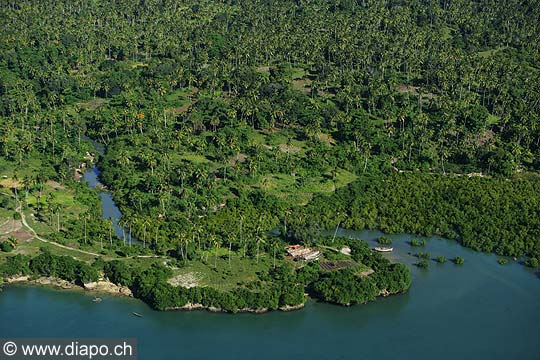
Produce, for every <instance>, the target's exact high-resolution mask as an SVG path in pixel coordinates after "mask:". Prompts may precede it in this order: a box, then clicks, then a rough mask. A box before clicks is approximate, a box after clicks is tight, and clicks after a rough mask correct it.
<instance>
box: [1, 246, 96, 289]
mask: <svg viewBox="0 0 540 360" xmlns="http://www.w3.org/2000/svg"><path fill="white" fill-rule="evenodd" d="M99 266H100V263H99V262H95V263H94V264H93V265H88V264H87V263H86V262H83V261H79V260H75V259H73V258H72V257H70V256H59V255H54V254H52V253H50V252H49V251H48V250H44V251H42V253H41V254H39V255H38V256H36V257H30V256H27V255H20V254H18V255H15V256H9V257H7V258H6V261H5V263H3V264H1V266H0V274H1V275H3V276H18V275H30V276H37V277H40V276H43V277H55V278H60V279H63V280H66V281H70V282H74V283H76V284H79V285H82V284H84V283H89V282H92V281H96V280H97V279H98V270H99Z"/></svg>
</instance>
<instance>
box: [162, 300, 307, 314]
mask: <svg viewBox="0 0 540 360" xmlns="http://www.w3.org/2000/svg"><path fill="white" fill-rule="evenodd" d="M303 307H304V303H301V304H298V305H286V306H282V307H280V308H279V310H280V311H294V310H299V309H302V308H303ZM195 310H207V311H209V312H216V313H217V312H222V313H230V311H227V310H223V309H221V308H217V307H214V306H205V305H203V304H192V303H187V304H185V305H184V306H175V307H169V308H166V309H165V311H195ZM269 311H271V309H269V308H259V309H251V308H244V309H238V311H237V313H251V314H264V313H266V312H269Z"/></svg>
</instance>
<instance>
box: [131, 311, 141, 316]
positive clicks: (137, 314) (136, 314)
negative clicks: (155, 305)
mask: <svg viewBox="0 0 540 360" xmlns="http://www.w3.org/2000/svg"><path fill="white" fill-rule="evenodd" d="M133 315H135V316H137V317H142V315H141V314H139V313H136V312H134V313H133Z"/></svg>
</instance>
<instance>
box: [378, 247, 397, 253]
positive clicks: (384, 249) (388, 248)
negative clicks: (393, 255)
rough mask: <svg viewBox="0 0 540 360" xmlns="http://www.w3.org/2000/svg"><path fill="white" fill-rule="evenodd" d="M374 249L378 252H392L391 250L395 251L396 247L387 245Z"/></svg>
mask: <svg viewBox="0 0 540 360" xmlns="http://www.w3.org/2000/svg"><path fill="white" fill-rule="evenodd" d="M374 250H375V251H378V252H391V251H394V248H392V247H386V246H378V247H376V248H375V249H374Z"/></svg>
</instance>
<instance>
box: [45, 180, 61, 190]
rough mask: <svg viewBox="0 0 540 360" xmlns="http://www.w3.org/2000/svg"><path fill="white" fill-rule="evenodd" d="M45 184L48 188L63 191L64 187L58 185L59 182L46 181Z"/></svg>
mask: <svg viewBox="0 0 540 360" xmlns="http://www.w3.org/2000/svg"><path fill="white" fill-rule="evenodd" d="M45 184H47V185H49V186H50V187H52V188H53V189H55V190H64V189H65V187H64V186H63V185H60V183H59V182H56V181H54V180H48V181H47V182H46V183H45Z"/></svg>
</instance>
